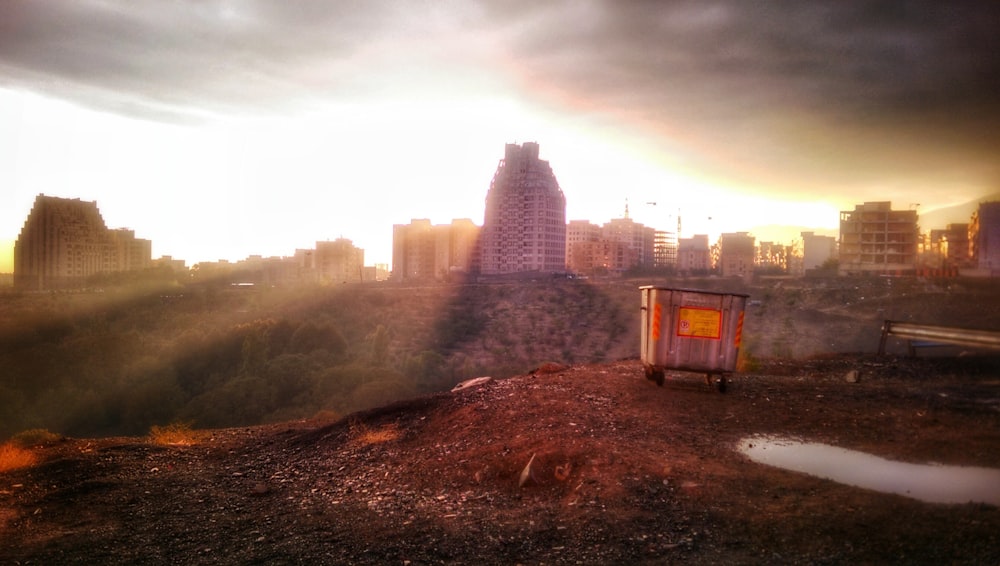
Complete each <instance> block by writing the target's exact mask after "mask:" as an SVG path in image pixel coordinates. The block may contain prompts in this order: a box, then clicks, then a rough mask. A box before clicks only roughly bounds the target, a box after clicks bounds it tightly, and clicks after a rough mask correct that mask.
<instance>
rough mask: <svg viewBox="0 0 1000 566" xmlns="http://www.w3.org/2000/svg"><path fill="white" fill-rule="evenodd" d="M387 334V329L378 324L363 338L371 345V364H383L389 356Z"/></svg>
mask: <svg viewBox="0 0 1000 566" xmlns="http://www.w3.org/2000/svg"><path fill="white" fill-rule="evenodd" d="M389 334H390V332H389V329H388V328H386V327H385V326H383V325H381V324H380V325H378V326H377V327H375V331H374V332H372V333H371V334H369V335H368V336H367V337H366V338H365V340H366V341H367V342H368V344H369V345H370V346H371V360H372V364H373V365H376V366H382V365H385V362H386V361H387V359H388V357H389V338H390V336H389Z"/></svg>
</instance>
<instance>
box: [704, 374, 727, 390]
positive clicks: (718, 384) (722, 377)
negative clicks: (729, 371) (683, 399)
mask: <svg viewBox="0 0 1000 566" xmlns="http://www.w3.org/2000/svg"><path fill="white" fill-rule="evenodd" d="M705 383H707V384H708V385H709V386H711V385H713V384H712V374H710V373H708V374H705ZM714 385H715V388H716V389H718V390H719V393H725V392H726V374H724V373H720V374H719V376H718V377H717V378H716V379H715V384H714Z"/></svg>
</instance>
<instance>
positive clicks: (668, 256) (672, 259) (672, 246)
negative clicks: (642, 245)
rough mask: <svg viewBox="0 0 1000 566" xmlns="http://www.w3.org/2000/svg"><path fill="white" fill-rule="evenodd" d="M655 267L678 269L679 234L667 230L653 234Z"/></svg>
mask: <svg viewBox="0 0 1000 566" xmlns="http://www.w3.org/2000/svg"><path fill="white" fill-rule="evenodd" d="M653 267H655V268H657V269H669V268H672V267H677V234H676V233H674V232H668V231H665V230H656V231H655V232H654V233H653Z"/></svg>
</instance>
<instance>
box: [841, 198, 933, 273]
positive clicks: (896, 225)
mask: <svg viewBox="0 0 1000 566" xmlns="http://www.w3.org/2000/svg"><path fill="white" fill-rule="evenodd" d="M918 240H919V229H918V227H917V211H916V210H912V209H911V210H893V209H892V203H889V202H866V203H864V204H859V205H856V206H855V207H854V210H852V211H842V212H841V213H840V265H839V268H838V270H839V273H840V274H841V275H891V274H903V273H913V272H914V270H915V268H916V261H917V244H918Z"/></svg>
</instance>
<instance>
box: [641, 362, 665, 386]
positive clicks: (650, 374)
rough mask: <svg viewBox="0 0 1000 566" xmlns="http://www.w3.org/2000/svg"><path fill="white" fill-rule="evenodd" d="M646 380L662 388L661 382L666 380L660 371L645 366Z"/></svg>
mask: <svg viewBox="0 0 1000 566" xmlns="http://www.w3.org/2000/svg"><path fill="white" fill-rule="evenodd" d="M646 379H648V380H650V381H655V382H656V384H657V385H659V386H660V387H663V382H664V381H665V380H666V374H665V373H664V371H663V370H662V369H657V368H654V367H652V366H646Z"/></svg>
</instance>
